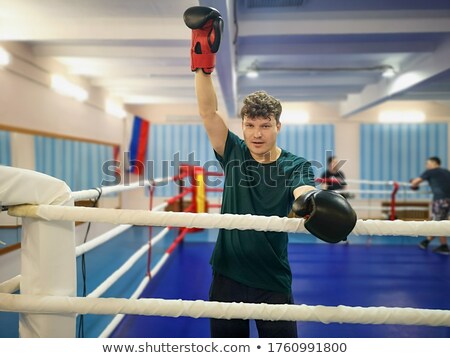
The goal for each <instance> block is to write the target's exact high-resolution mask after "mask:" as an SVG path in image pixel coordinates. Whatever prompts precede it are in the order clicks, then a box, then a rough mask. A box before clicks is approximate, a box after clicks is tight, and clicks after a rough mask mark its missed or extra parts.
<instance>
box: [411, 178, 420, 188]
mask: <svg viewBox="0 0 450 358" xmlns="http://www.w3.org/2000/svg"><path fill="white" fill-rule="evenodd" d="M413 181H414V179H409V182H410V183H411V186H410V187H409V188H410V189H411V190H414V191H417V190H419V186H413V185H412V182H413Z"/></svg>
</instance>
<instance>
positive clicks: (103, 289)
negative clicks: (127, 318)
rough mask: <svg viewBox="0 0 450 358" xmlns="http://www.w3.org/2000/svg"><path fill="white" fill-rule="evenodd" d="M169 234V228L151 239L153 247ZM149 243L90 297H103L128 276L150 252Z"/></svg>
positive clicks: (89, 295)
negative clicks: (136, 264) (125, 275)
mask: <svg viewBox="0 0 450 358" xmlns="http://www.w3.org/2000/svg"><path fill="white" fill-rule="evenodd" d="M168 232H169V229H168V228H165V229H164V230H162V231H161V232H160V233H158V235H156V236H155V237H153V238H152V239H151V245H156V244H157V243H158V242H159V241H160V240H161V239H163V238H164V236H166V234H167V233H168ZM148 247H149V245H148V243H147V244H145V245H142V246H141V247H140V248H139V249H138V250H137V251H136V252H135V253H134V254H133V255H131V256H130V258H129V259H128V260H127V261H125V263H123V264H122V266H120V267H119V268H118V269H117V270H116V271H114V273H113V274H112V275H110V276H109V277H108V278H107V279H106V280H105V281H103V282H102V283H101V284H100V285H99V286H98V287H97V288H96V289H95V290H93V291H92V292H91V293H90V294H88V297H100V296H101V295H103V294H104V293H105V292H106V291H107V290H108V289H109V288H111V286H112V285H114V284H115V283H116V282H117V281H118V280H119V279H120V278H121V277H122V276H123V275H124V274H126V273H127V272H128V271H129V270H130V269H131V268H132V267H133V265H134V264H135V263H136V262H137V261H138V260H139V259H140V258H141V257H142V256H143V255H144V254H146V253H147V252H148Z"/></svg>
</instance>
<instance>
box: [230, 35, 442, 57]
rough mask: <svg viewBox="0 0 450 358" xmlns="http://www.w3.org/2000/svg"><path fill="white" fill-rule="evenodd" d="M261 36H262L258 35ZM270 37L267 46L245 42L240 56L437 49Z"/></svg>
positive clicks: (422, 43)
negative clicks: (308, 41)
mask: <svg viewBox="0 0 450 358" xmlns="http://www.w3.org/2000/svg"><path fill="white" fill-rule="evenodd" d="M258 36H260V35H258ZM277 39H278V38H275V39H274V40H273V41H272V39H271V38H270V36H268V37H267V39H266V40H265V42H266V43H265V45H264V46H261V44H259V43H252V42H251V40H247V39H246V40H245V44H243V45H242V46H239V56H241V57H242V56H261V55H262V56H267V54H268V53H274V54H277V56H279V55H288V56H300V55H301V56H305V55H321V54H327V55H344V54H345V55H350V54H393V53H394V54H395V53H417V52H433V51H434V50H435V49H436V46H435V45H434V42H433V41H425V40H423V41H407V40H405V41H384V42H382V41H379V42H374V41H367V42H347V43H346V42H343V41H336V42H323V41H321V42H318V43H301V42H300V41H297V42H293V43H280V42H279V41H277Z"/></svg>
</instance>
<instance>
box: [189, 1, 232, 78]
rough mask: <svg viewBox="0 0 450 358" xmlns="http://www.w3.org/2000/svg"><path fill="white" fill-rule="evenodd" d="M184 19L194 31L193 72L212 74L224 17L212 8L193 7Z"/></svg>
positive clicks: (192, 49)
mask: <svg viewBox="0 0 450 358" xmlns="http://www.w3.org/2000/svg"><path fill="white" fill-rule="evenodd" d="M183 19H184V22H185V24H186V26H187V27H189V28H190V29H192V46H191V70H192V71H196V70H197V69H199V68H201V69H202V70H203V72H204V73H206V74H210V73H211V72H213V70H214V67H215V65H216V52H217V51H218V50H219V46H220V39H221V37H222V30H223V20H222V16H221V15H220V12H219V11H217V10H216V9H214V8H212V7H206V6H193V7H190V8H189V9H187V10H186V11H185V12H184V15H183Z"/></svg>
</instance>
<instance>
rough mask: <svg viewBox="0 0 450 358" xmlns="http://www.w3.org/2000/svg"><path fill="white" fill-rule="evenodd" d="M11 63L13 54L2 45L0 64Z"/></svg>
mask: <svg viewBox="0 0 450 358" xmlns="http://www.w3.org/2000/svg"><path fill="white" fill-rule="evenodd" d="M10 63H11V55H10V54H9V53H8V52H6V51H5V50H4V49H3V48H2V47H0V66H8V65H9V64H10Z"/></svg>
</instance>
